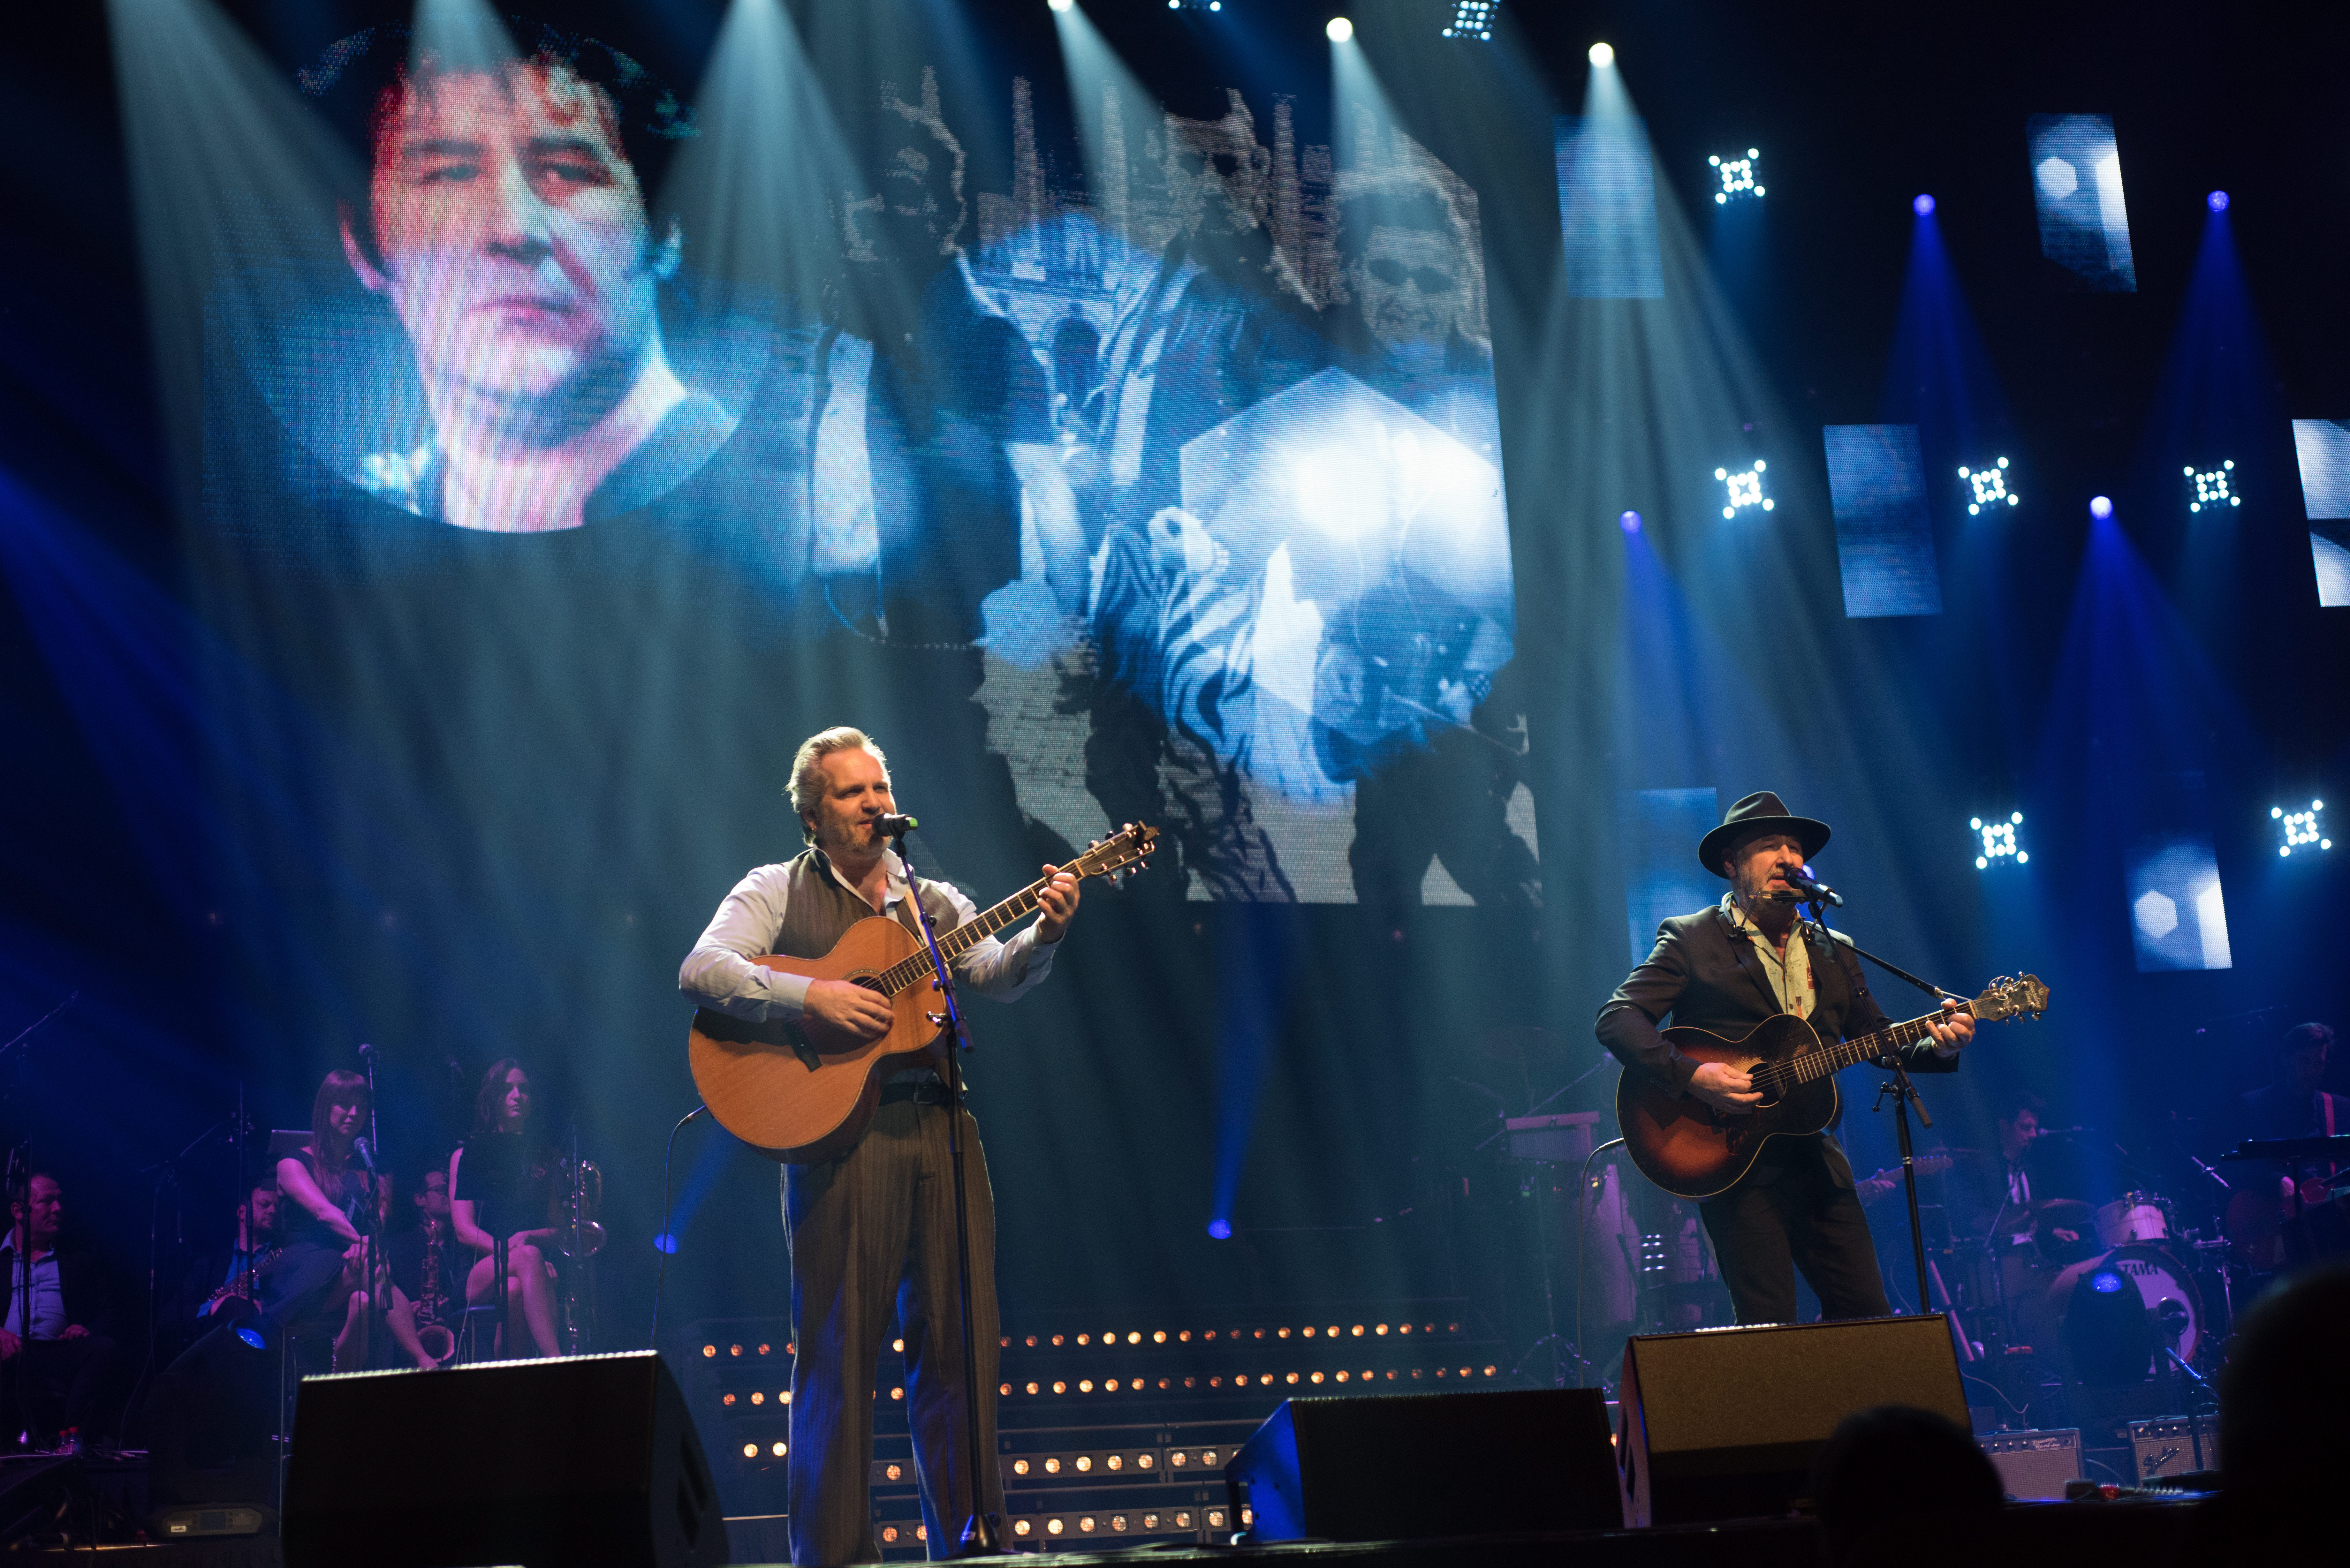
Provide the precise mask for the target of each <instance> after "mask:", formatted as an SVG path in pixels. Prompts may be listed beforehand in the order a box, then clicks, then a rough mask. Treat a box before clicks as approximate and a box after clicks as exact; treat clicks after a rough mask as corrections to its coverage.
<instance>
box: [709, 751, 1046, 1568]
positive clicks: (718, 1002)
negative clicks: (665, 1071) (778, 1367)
mask: <svg viewBox="0 0 2350 1568" xmlns="http://www.w3.org/2000/svg"><path fill="white" fill-rule="evenodd" d="M788 793H789V794H790V797H791V802H792V808H793V809H794V810H795V811H796V812H797V813H798V814H799V819H800V833H801V836H802V837H803V838H805V839H806V841H807V844H808V847H807V848H806V850H804V851H803V852H801V853H800V854H799V855H797V856H795V857H793V858H792V859H790V860H788V861H785V863H783V864H782V865H779V866H762V867H759V868H758V869H756V870H754V871H753V872H752V873H751V874H750V875H749V876H747V877H743V880H742V881H740V882H738V883H736V884H735V885H734V890H733V892H731V893H729V894H727V895H726V900H725V902H723V904H721V905H719V907H718V913H717V914H716V915H715V916H714V917H712V919H711V922H710V928H709V929H707V930H705V931H703V932H702V940H700V941H698V942H696V943H695V944H694V947H693V950H692V951H691V953H689V954H687V955H686V960H685V964H684V967H683V968H682V969H681V971H679V975H678V987H679V989H680V990H681V991H683V992H685V994H686V995H687V996H689V997H691V998H692V999H693V1001H694V1002H695V1003H696V1004H697V1005H699V1006H702V1007H707V1008H713V1009H716V1010H717V1011H719V1012H724V1013H727V1014H729V1015H730V1016H732V1017H734V1018H739V1019H742V1020H743V1021H745V1022H747V1023H766V1022H768V1021H770V1020H780V1021H783V1022H786V1023H792V1024H794V1025H795V1026H796V1028H797V1029H798V1030H799V1032H800V1033H802V1034H803V1035H805V1036H806V1038H807V1040H808V1043H809V1044H812V1045H814V1046H815V1047H816V1049H817V1050H819V1051H844V1050H848V1049H851V1048H853V1047H855V1046H857V1045H860V1044H866V1043H867V1042H869V1041H872V1040H876V1039H879V1037H880V1036H881V1035H882V1034H884V1033H887V1032H888V1031H889V1025H890V1023H891V1019H892V1014H891V1012H890V1009H889V1003H888V1002H885V1001H884V1000H883V999H882V998H881V997H880V996H879V994H878V993H876V992H872V991H869V990H867V989H865V988H864V987H862V986H858V985H855V984H852V983H850V982H848V981H831V980H808V979H806V978H805V977H802V976H797V975H789V974H784V973H781V972H778V971H774V970H770V969H766V968H764V967H762V966H760V965H758V964H755V963H754V962H752V960H753V959H754V958H757V957H759V956H760V955H762V954H766V953H783V954H786V955H788V956H790V957H794V958H805V959H817V958H822V957H824V956H825V955H826V954H827V953H828V952H830V951H831V950H832V949H833V947H834V945H835V944H837V942H838V941H839V940H840V939H841V938H842V937H843V936H845V935H846V934H847V931H848V929H849V928H850V927H851V926H853V925H855V924H856V923H857V922H858V920H861V919H868V918H870V917H872V916H875V915H881V916H886V917H888V918H889V919H896V920H899V921H902V922H904V923H905V924H906V925H907V926H908V927H909V928H916V927H917V926H918V922H917V921H916V919H915V917H914V913H913V910H912V909H911V908H910V904H909V894H910V892H911V891H912V890H913V889H912V888H910V887H909V883H908V875H907V870H906V867H905V866H904V864H903V863H902V862H901V861H899V859H898V857H895V856H893V855H891V854H889V839H888V838H887V836H884V834H883V833H882V831H881V826H880V818H881V817H883V816H884V815H889V814H891V813H894V812H896V811H897V809H898V806H897V802H896V801H895V799H894V798H893V797H892V796H891V794H890V793H889V763H888V762H887V761H886V760H885V759H884V758H883V756H882V754H881V749H880V748H879V746H876V745H875V744H874V743H873V742H872V741H871V740H870V739H869V738H868V736H867V735H866V734H865V733H864V732H862V731H860V730H855V729H851V728H849V727H847V725H842V726H839V727H837V728H835V729H830V730H826V731H823V732H819V733H817V734H815V735H811V736H810V737H808V739H807V740H806V742H803V743H802V744H801V746H800V749H799V753H798V754H797V755H796V756H795V757H794V758H793V760H792V778H791V784H790V788H789V791H788ZM1044 871H1045V877H1046V878H1047V883H1046V886H1045V890H1044V892H1043V893H1042V894H1041V895H1040V897H1039V899H1038V901H1039V903H1040V904H1041V905H1042V906H1043V918H1042V919H1038V920H1037V922H1036V923H1035V925H1033V926H1030V927H1028V928H1027V929H1024V930H1022V931H1019V932H1018V933H1016V934H1015V935H1014V936H1013V937H1012V938H1011V939H1010V940H997V939H996V938H993V937H988V938H986V939H984V940H981V941H979V942H977V943H975V944H973V945H972V946H971V947H969V948H967V949H965V950H963V951H962V953H961V954H959V955H958V956H957V957H956V958H955V959H954V961H953V968H954V974H955V980H956V982H957V985H958V987H959V988H962V989H967V990H969V991H972V992H977V993H978V994H980V995H982V996H991V997H993V998H994V999H996V1000H997V1001H999V1002H1010V1001H1012V1000H1014V998H1016V997H1018V996H1020V995H1022V994H1023V993H1024V992H1026V991H1027V990H1028V989H1029V988H1030V987H1031V986H1034V985H1035V984H1036V982H1037V981H1041V980H1043V979H1044V978H1045V974H1046V973H1047V971H1050V970H1051V968H1052V963H1053V954H1054V951H1055V944H1057V943H1058V942H1059V941H1060V940H1061V936H1062V933H1063V932H1065V931H1066V930H1067V929H1068V926H1069V920H1070V918H1071V917H1072V916H1074V915H1075V914H1076V909H1077V879H1076V877H1073V876H1071V875H1069V874H1068V873H1066V872H1064V871H1061V870H1059V869H1058V868H1057V867H1052V866H1047V867H1045V868H1044ZM920 897H921V899H922V904H923V908H924V909H926V910H927V911H928V912H929V914H930V917H931V921H932V923H933V924H935V925H936V927H937V928H938V929H939V931H940V933H941V935H943V934H944V933H945V932H947V931H949V930H951V929H954V928H955V927H957V926H960V925H962V923H964V922H965V921H967V920H969V919H972V917H973V916H975V915H976V914H977V913H978V912H979V911H978V910H977V909H975V908H974V907H973V906H972V903H971V901H970V900H969V899H967V898H964V897H963V896H962V894H961V893H960V892H958V891H956V890H955V889H954V888H951V887H949V886H947V885H945V884H943V883H940V882H931V881H924V882H921V883H920ZM943 1049H944V1047H943V1046H942V1045H939V1046H933V1048H932V1050H931V1051H930V1052H925V1053H923V1054H920V1055H915V1056H909V1057H906V1058H903V1059H904V1060H906V1061H907V1062H909V1063H910V1064H912V1065H910V1066H908V1067H907V1068H905V1069H903V1070H901V1071H900V1072H899V1073H898V1074H897V1075H895V1076H893V1077H891V1078H890V1079H889V1080H888V1081H887V1082H886V1083H885V1084H884V1085H883V1086H882V1090H881V1103H880V1106H879V1109H878V1110H877V1111H876V1112H875V1114H874V1117H873V1123H872V1126H871V1127H869V1128H868V1129H867V1131H866V1133H865V1136H864V1137H861V1138H860V1139H858V1142H857V1143H856V1145H855V1146H854V1147H851V1148H850V1149H849V1150H848V1151H847V1153H846V1154H842V1155H839V1156H837V1157H836V1158H831V1159H827V1160H823V1161H820V1162H818V1163H816V1164H812V1165H787V1166H785V1168H784V1223H785V1231H786V1233H787V1235H788V1238H789V1240H790V1243H791V1252H792V1338H793V1341H794V1343H795V1345H797V1346H798V1349H797V1352H796V1354H795V1357H794V1359H793V1362H792V1404H791V1413H792V1414H791V1421H792V1426H791V1453H790V1469H791V1497H792V1508H791V1532H792V1561H793V1562H794V1563H823V1564H829V1563H850V1562H862V1561H872V1560H876V1559H878V1558H879V1555H880V1553H879V1552H878V1551H877V1550H876V1549H875V1546H874V1542H873V1521H872V1511H871V1506H870V1503H869V1501H868V1472H869V1469H870V1467H871V1464H872V1458H873V1401H872V1389H873V1375H874V1366H875V1363H876V1361H877V1360H878V1359H879V1354H880V1343H881V1338H882V1335H883V1334H885V1333H886V1332H887V1331H888V1327H889V1315H890V1313H891V1311H892V1308H893V1307H894V1308H895V1310H896V1311H897V1312H898V1314H899V1323H900V1326H901V1327H902V1329H903V1331H904V1334H905V1345H906V1349H905V1355H906V1396H907V1416H908V1420H909V1423H910V1426H911V1427H912V1428H913V1438H914V1459H915V1465H916V1468H917V1469H918V1470H919V1471H920V1476H921V1482H922V1516H923V1521H924V1523H925V1524H926V1525H927V1527H928V1532H929V1540H930V1542H931V1552H932V1554H933V1555H946V1554H948V1553H951V1552H952V1551H953V1549H954V1542H956V1540H957V1538H958V1537H959V1536H960V1534H961V1532H962V1523H963V1521H965V1520H966V1519H969V1518H971V1517H972V1515H973V1513H974V1512H977V1513H994V1514H997V1515H999V1516H1000V1515H1001V1514H1002V1513H1003V1483H1002V1481H1001V1480H1000V1479H999V1478H998V1475H997V1472H996V1467H995V1368H996V1352H997V1349H998V1346H997V1344H996V1338H997V1333H998V1330H997V1324H996V1306H995V1268H994V1261H995V1204H994V1198H993V1192H992V1191H991V1189H990V1188H989V1186H988V1180H987V1163H986V1158H985V1156H984V1155H983V1154H982V1153H981V1152H980V1149H979V1143H978V1137H979V1129H978V1124H977V1123H976V1122H975V1121H973V1120H972V1118H971V1115H970V1112H969V1111H965V1112H964V1113H963V1117H964V1125H963V1128H962V1137H963V1138H964V1140H965V1141H964V1147H965V1148H966V1149H968V1150H969V1151H970V1152H971V1153H972V1155H975V1156H978V1158H976V1159H974V1160H972V1161H971V1162H970V1165H969V1170H968V1180H969V1190H970V1203H971V1216H970V1218H971V1262H972V1280H971V1288H972V1303H971V1310H972V1317H971V1321H972V1341H973V1343H972V1354H973V1362H974V1365H975V1366H977V1368H978V1376H979V1385H978V1386H977V1387H975V1388H971V1389H965V1388H964V1387H963V1386H962V1385H963V1376H962V1366H963V1346H962V1338H961V1334H962V1313H961V1307H960V1302H959V1294H960V1292H959V1287H958V1281H959V1263H958V1260H957V1259H956V1256H955V1216H954V1209H953V1202H954V1198H953V1192H954V1188H953V1172H952V1166H951V1157H950V1149H949V1143H948V1113H947V1108H946V1107H947V1104H948V1094H947V1085H946V1083H945V1081H944V1080H943V1079H942V1078H941V1075H940V1072H939V1064H941V1063H942V1062H943V1060H944V1058H943V1054H942V1052H943ZM965 1397H974V1398H976V1399H977V1400H978V1409H979V1417H980V1420H979V1428H980V1443H979V1451H978V1452H976V1453H970V1452H966V1451H964V1450H965V1448H966V1439H965V1437H964V1434H965V1432H966V1431H967V1430H968V1427H967V1425H966V1421H965V1414H964V1406H963V1400H964V1398H965ZM974 1478H976V1480H977V1481H978V1487H979V1490H978V1491H977V1493H976V1495H975V1496H974V1493H973V1491H972V1480H973V1479H974Z"/></svg>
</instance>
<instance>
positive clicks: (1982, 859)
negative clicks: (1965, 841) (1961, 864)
mask: <svg viewBox="0 0 2350 1568" xmlns="http://www.w3.org/2000/svg"><path fill="white" fill-rule="evenodd" d="M1967 826H1969V827H1971V828H1973V829H1974V830H1975V831H1976V832H1977V833H1979V834H1981V835H1982V853H1981V854H1980V855H1978V856H1976V857H1975V869H1976V870H1978V871H1988V870H1990V869H1991V867H1992V865H1993V864H1994V863H1996V862H2000V861H2004V860H2009V859H2012V860H2013V861H2014V862H2015V863H2016V864H2017V865H2018V866H2029V865H2030V864H2032V856H2031V854H2030V852H2029V851H2027V850H2025V849H2024V848H2023V846H2022V845H2020V844H2018V843H2016V841H2015V830H2016V829H2017V828H2019V827H2021V826H2023V813H2022V812H2020V811H2017V812H2010V813H2009V814H2008V817H2007V820H2006V821H2004V822H2002V821H2000V820H1999V819H1998V818H1997V817H1993V818H1991V820H1990V821H1988V822H1986V821H1984V820H1983V819H1982V818H1981V817H1980V816H1970V817H1969V818H1967Z"/></svg>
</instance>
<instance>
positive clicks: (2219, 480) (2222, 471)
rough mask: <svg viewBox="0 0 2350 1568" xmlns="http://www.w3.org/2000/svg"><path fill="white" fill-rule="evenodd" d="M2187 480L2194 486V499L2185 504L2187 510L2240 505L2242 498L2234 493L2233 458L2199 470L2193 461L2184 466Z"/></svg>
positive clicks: (2242, 502)
mask: <svg viewBox="0 0 2350 1568" xmlns="http://www.w3.org/2000/svg"><path fill="white" fill-rule="evenodd" d="M2185 472H2186V474H2187V481H2188V483H2190V484H2192V485H2193V486H2194V487H2195V499H2194V500H2192V501H2190V502H2189V503H2188V504H2187V510H2189V512H2200V511H2202V510H2203V508H2205V507H2206V506H2223V505H2224V506H2241V505H2242V504H2244V498H2243V497H2242V496H2241V495H2239V494H2237V493H2236V487H2235V483H2234V481H2235V474H2236V463H2235V460H2234V459H2233V458H2230V459H2229V460H2228V461H2227V462H2223V463H2221V464H2220V466H2219V467H2217V468H2211V469H2201V470H2199V469H2197V468H2196V466H2195V465H2194V464H2193V463H2191V462H2190V463H2189V464H2188V465H2187V467H2186V470H2185Z"/></svg>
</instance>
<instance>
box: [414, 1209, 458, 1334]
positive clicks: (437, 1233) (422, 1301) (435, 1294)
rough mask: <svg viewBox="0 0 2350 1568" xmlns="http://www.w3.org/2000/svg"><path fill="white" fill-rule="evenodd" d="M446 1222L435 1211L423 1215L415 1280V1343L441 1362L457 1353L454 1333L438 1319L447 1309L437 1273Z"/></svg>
mask: <svg viewBox="0 0 2350 1568" xmlns="http://www.w3.org/2000/svg"><path fill="white" fill-rule="evenodd" d="M448 1229H449V1222H448V1221H447V1220H443V1219H442V1218H441V1217H440V1216H439V1215H437V1214H428V1215H426V1216H425V1217H424V1266H423V1272H422V1277H421V1279H420V1280H419V1281H418V1282H417V1285H418V1289H419V1291H420V1294H419V1296H418V1298H417V1302H416V1343H417V1344H418V1345H420V1346H421V1347H422V1349H423V1351H424V1354H425V1355H429V1356H431V1357H432V1360H433V1363H434V1365H436V1366H441V1365H445V1364H446V1363H447V1362H448V1360H449V1358H450V1357H451V1356H452V1355H456V1354H457V1336H456V1334H454V1333H452V1331H451V1330H450V1328H449V1325H448V1324H444V1323H442V1321H441V1320H442V1316H443V1315H444V1314H446V1313H447V1312H448V1310H449V1289H448V1284H447V1282H445V1281H443V1280H442V1277H441V1254H442V1251H444V1250H445V1244H446V1242H447V1240H448Z"/></svg>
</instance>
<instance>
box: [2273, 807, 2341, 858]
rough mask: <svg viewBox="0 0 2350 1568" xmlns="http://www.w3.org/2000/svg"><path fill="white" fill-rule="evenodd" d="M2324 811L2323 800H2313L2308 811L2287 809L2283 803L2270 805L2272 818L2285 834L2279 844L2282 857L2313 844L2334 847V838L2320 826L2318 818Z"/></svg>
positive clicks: (2289, 855)
mask: <svg viewBox="0 0 2350 1568" xmlns="http://www.w3.org/2000/svg"><path fill="white" fill-rule="evenodd" d="M2324 812H2325V803H2324V801H2322V800H2313V801H2311V802H2310V803H2309V809H2308V810H2307V811H2287V810H2286V809H2285V808H2284V807H2282V806H2281V805H2272V806H2271V807H2269V816H2270V819H2271V820H2272V821H2273V822H2275V824H2276V825H2277V827H2278V828H2279V830H2281V831H2282V833H2283V834H2284V842H2283V843H2282V844H2280V845H2278V846H2277V856H2278V857H2279V858H2280V859H2284V858H2289V857H2291V856H2292V854H2293V851H2294V850H2296V849H2306V848H2308V847H2309V846H2311V845H2313V844H2314V845H2315V846H2317V847H2318V848H2320V849H2331V848H2333V847H2334V840H2332V839H2331V838H2328V837H2326V836H2325V832H2324V829H2323V828H2322V827H2320V826H2318V818H2319V817H2321V816H2322V815H2324Z"/></svg>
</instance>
